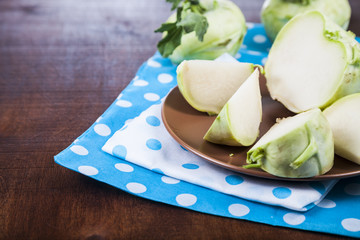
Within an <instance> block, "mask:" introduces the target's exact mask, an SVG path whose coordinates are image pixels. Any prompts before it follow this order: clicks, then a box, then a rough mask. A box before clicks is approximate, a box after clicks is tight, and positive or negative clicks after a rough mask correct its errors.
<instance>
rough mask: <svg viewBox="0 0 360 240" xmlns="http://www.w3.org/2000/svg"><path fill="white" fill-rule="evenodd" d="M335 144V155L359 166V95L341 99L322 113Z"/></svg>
mask: <svg viewBox="0 0 360 240" xmlns="http://www.w3.org/2000/svg"><path fill="white" fill-rule="evenodd" d="M324 114H325V116H326V118H327V119H328V121H329V123H330V126H331V129H332V132H333V135H334V142H335V153H336V154H337V155H339V156H342V157H344V158H346V159H348V160H350V161H353V162H355V163H357V164H360V93H355V94H351V95H348V96H346V97H343V98H341V99H339V100H337V101H336V102H335V103H333V104H332V105H331V106H330V107H328V108H326V109H325V111H324Z"/></svg>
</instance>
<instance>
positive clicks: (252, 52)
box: [247, 50, 261, 56]
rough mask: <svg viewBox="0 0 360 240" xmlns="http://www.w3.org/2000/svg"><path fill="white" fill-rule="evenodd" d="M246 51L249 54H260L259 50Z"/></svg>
mask: <svg viewBox="0 0 360 240" xmlns="http://www.w3.org/2000/svg"><path fill="white" fill-rule="evenodd" d="M247 53H248V54H250V55H256V56H260V55H261V52H258V51H253V50H247Z"/></svg>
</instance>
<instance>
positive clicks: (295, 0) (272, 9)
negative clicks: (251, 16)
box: [261, 0, 351, 41]
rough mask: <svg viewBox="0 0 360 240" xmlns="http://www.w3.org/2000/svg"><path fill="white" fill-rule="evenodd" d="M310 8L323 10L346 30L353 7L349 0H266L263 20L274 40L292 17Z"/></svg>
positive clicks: (263, 8) (262, 15)
mask: <svg viewBox="0 0 360 240" xmlns="http://www.w3.org/2000/svg"><path fill="white" fill-rule="evenodd" d="M309 10H317V11H320V12H322V13H323V14H324V15H326V16H327V17H328V18H330V19H331V20H332V21H334V22H335V23H337V24H338V25H340V26H341V27H342V28H344V29H345V30H346V29H347V27H348V25H349V21H350V16H351V8H350V5H349V2H348V0H265V2H264V4H263V7H262V10H261V21H262V23H263V24H264V28H265V31H266V34H267V35H268V36H269V38H270V39H271V40H272V41H274V39H275V37H276V35H277V34H278V32H279V31H280V29H281V28H282V27H283V26H284V25H285V24H286V23H287V22H288V21H289V20H290V19H291V18H293V17H294V16H296V15H297V14H301V13H305V12H307V11H309Z"/></svg>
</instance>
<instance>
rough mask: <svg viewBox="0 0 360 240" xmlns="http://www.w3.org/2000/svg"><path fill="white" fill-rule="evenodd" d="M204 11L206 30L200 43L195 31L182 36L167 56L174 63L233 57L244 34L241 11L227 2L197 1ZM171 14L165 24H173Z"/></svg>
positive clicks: (221, 0)
mask: <svg viewBox="0 0 360 240" xmlns="http://www.w3.org/2000/svg"><path fill="white" fill-rule="evenodd" d="M200 4H201V5H202V7H204V8H205V9H206V11H205V13H204V16H205V17H206V18H207V21H208V23H209V27H208V29H207V32H206V34H205V35H204V39H203V41H199V40H198V38H197V37H196V35H195V32H191V33H188V34H185V35H183V36H182V38H181V44H180V46H178V47H177V48H176V49H175V50H174V52H173V53H172V54H171V55H170V56H169V58H170V60H171V61H172V62H173V63H175V64H178V63H180V62H182V61H183V60H190V59H208V60H213V59H215V58H217V57H219V56H221V55H222V54H224V53H229V54H230V55H232V56H235V54H236V53H237V51H238V50H239V49H240V46H241V44H242V42H243V40H244V36H245V34H246V31H247V28H246V22H245V18H244V15H243V13H242V12H241V10H240V9H239V8H238V7H237V6H236V5H235V4H234V3H233V2H231V1H229V0H200ZM174 20H175V15H172V16H171V17H170V18H169V20H168V22H174Z"/></svg>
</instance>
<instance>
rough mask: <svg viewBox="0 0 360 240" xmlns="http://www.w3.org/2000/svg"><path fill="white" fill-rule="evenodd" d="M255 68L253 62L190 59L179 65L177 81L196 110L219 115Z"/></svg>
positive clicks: (183, 93) (182, 92) (181, 90)
mask: <svg viewBox="0 0 360 240" xmlns="http://www.w3.org/2000/svg"><path fill="white" fill-rule="evenodd" d="M253 71H254V65H253V64H251V63H241V62H238V61H230V62H223V61H212V60H189V61H186V60H185V61H183V62H182V63H181V64H180V65H179V66H178V68H177V70H176V72H177V82H178V86H179V90H180V92H181V94H182V95H183V96H184V98H185V100H186V101H187V102H188V103H189V104H190V105H191V106H192V107H193V108H195V109H197V110H198V111H201V112H207V113H209V114H210V115H214V114H218V113H219V112H220V110H221V109H222V107H223V106H224V105H225V103H226V102H227V101H228V100H229V99H230V97H231V96H232V95H233V94H234V93H235V91H236V90H237V89H238V88H239V87H240V85H241V84H242V83H243V82H244V81H245V80H246V79H247V78H248V77H249V76H250V75H251V73H252V72H253Z"/></svg>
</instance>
